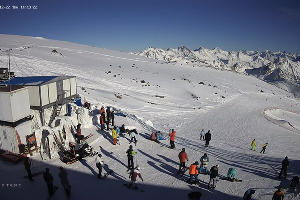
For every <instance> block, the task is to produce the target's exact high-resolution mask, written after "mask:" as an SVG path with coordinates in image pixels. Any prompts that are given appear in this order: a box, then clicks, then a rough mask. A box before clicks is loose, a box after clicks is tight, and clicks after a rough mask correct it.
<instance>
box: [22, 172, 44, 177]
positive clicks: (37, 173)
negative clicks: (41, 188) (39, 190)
mask: <svg viewBox="0 0 300 200" xmlns="http://www.w3.org/2000/svg"><path fill="white" fill-rule="evenodd" d="M42 173H43V172H42V171H41V172H35V173H32V174H31V176H32V177H35V176H38V175H41V174H42ZM24 178H28V175H26V176H24Z"/></svg>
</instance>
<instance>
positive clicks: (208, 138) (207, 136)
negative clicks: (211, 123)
mask: <svg viewBox="0 0 300 200" xmlns="http://www.w3.org/2000/svg"><path fill="white" fill-rule="evenodd" d="M210 140H211V133H210V130H208V132H207V133H206V134H205V146H206V147H207V146H208V145H209V141H210Z"/></svg>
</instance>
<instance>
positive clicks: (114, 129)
mask: <svg viewBox="0 0 300 200" xmlns="http://www.w3.org/2000/svg"><path fill="white" fill-rule="evenodd" d="M116 129H117V128H116V127H115V126H114V128H113V129H112V130H111V134H112V138H113V140H114V141H113V144H114V145H116V143H117V131H116Z"/></svg>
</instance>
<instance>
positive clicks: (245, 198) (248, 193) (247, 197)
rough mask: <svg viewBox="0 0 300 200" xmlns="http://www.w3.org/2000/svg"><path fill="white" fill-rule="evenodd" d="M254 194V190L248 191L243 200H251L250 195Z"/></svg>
mask: <svg viewBox="0 0 300 200" xmlns="http://www.w3.org/2000/svg"><path fill="white" fill-rule="evenodd" d="M254 193H255V190H253V189H248V190H247V191H246V192H245V194H244V197H243V200H251V199H252V195H253V194H254Z"/></svg>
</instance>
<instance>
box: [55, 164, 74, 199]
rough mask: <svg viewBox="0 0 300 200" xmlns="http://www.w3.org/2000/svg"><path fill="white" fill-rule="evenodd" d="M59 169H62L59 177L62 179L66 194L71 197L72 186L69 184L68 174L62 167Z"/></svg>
mask: <svg viewBox="0 0 300 200" xmlns="http://www.w3.org/2000/svg"><path fill="white" fill-rule="evenodd" d="M59 169H60V172H59V174H58V176H59V178H60V182H61V185H62V186H63V188H64V189H65V192H66V194H67V195H68V196H70V194H71V185H70V184H69V180H68V174H67V172H66V170H64V168H63V167H60V168H59Z"/></svg>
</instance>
